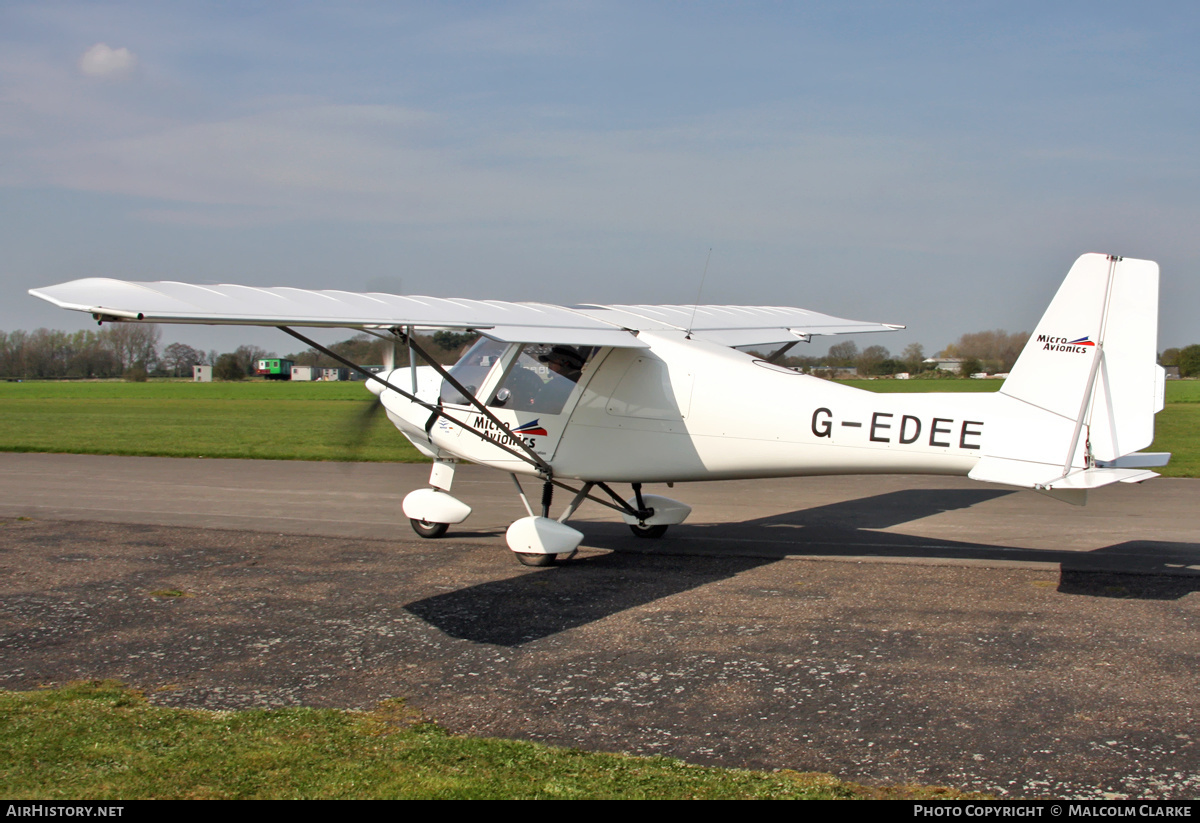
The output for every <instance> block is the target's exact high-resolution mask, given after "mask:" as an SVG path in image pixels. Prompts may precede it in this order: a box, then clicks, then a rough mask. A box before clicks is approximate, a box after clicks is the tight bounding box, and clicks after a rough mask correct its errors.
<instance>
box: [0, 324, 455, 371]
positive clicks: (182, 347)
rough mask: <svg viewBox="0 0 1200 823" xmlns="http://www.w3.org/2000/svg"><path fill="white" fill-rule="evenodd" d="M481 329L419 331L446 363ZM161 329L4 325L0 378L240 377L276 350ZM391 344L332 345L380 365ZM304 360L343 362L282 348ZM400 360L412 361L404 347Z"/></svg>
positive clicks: (357, 341)
mask: <svg viewBox="0 0 1200 823" xmlns="http://www.w3.org/2000/svg"><path fill="white" fill-rule="evenodd" d="M476 337H477V335H472V334H461V333H455V332H436V333H434V334H432V335H417V338H418V344H419V345H421V346H422V348H424V349H425V350H426V351H428V352H429V353H430V354H431V355H432V356H433V357H434V358H435V359H437V360H438V361H439V362H442V363H453V362H454V361H455V360H456V359H457V357H458V355H459V354H460V353H461V351H462V350H463V348H464V347H465V346H466V345H468V344H469V343H471V342H474V340H475V338H476ZM161 340H162V329H161V328H160V327H159V326H158V325H156V324H154V323H109V324H107V325H105V326H103V327H101V328H100V329H98V330H95V331H93V330H84V331H77V332H66V331H59V330H56V329H37V330H36V331H32V332H26V331H12V332H5V331H2V330H0V378H8V379H26V380H71V379H74V380H86V379H103V378H117V377H123V378H125V379H126V380H145V379H146V378H148V377H191V375H192V367H193V366H212V367H213V375H214V376H215V377H217V378H218V379H220V380H240V379H242V378H245V377H247V376H249V375H252V374H254V371H255V368H256V366H257V361H258V360H261V359H263V358H273V357H277V356H278V355H276V354H275V352H272V351H267V350H266V349H264V348H262V347H261V346H253V345H242V346H238V347H237V348H236V349H234V350H233V351H231V352H224V353H218V352H217V350H216V349H213V350H210V351H207V352H205V351H201V350H200V349H196V348H193V347H192V346H189V345H187V344H186V343H171V344H169V345H167V346H165V347H160V341H161ZM390 345H391V344H390V343H389V342H388V341H384V340H381V339H380V338H378V337H372V336H370V335H366V334H359V335H355V336H354V337H352V338H350V339H349V340H343V341H340V342H338V343H333V344H331V345H330V346H329V349H330V350H332V351H334V352H336V353H337V354H339V355H341V356H342V357H345V358H346V359H348V360H350V361H351V362H353V363H358V364H361V365H382V364H383V363H384V362H385V357H384V354H385V348H386V347H388V346H390ZM284 357H286V358H287V359H288V360H292V361H294V362H295V363H296V365H299V366H318V367H334V366H341V365H342V364H341V363H338V362H337V361H336V360H334V359H333V358H331V357H329V356H328V355H325V354H323V353H321V352H319V351H317V350H316V349H311V348H310V349H306V350H304V351H300V352H297V353H294V354H288V355H284ZM396 359H397V361H398V362H397V365H403V363H406V362H407V354H406V353H404V350H403V348H401V349H400V353H399V354H398V355H397V358H396Z"/></svg>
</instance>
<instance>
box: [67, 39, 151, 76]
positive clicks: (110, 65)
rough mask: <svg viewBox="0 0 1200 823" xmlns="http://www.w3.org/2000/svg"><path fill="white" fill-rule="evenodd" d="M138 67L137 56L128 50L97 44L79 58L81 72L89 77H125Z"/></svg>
mask: <svg viewBox="0 0 1200 823" xmlns="http://www.w3.org/2000/svg"><path fill="white" fill-rule="evenodd" d="M136 65H137V55H135V54H134V53H133V52H131V51H130V50H129V49H127V48H123V47H122V48H119V49H114V48H111V47H110V46H109V45H108V44H107V43H97V44H96V45H94V46H92V47H91V48H90V49H88V50H87V51H85V52H84V53H83V56H82V57H80V58H79V70H80V71H81V72H83V73H84V74H86V75H88V76H89V77H113V78H117V77H125V76H127V75H129V74H130V73H131V72H132V71H133V69H134V67H135V66H136Z"/></svg>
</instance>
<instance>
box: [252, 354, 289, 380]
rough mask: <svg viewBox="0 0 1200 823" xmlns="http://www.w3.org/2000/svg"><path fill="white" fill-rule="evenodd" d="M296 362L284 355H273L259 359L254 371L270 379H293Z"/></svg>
mask: <svg viewBox="0 0 1200 823" xmlns="http://www.w3.org/2000/svg"><path fill="white" fill-rule="evenodd" d="M294 365H295V363H294V362H293V361H291V360H287V359H285V358H282V357H271V358H267V359H265V360H259V361H258V368H256V369H255V370H254V373H255V374H257V375H259V376H260V377H265V378H267V379H268V380H291V379H292V366H294Z"/></svg>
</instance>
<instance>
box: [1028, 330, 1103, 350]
mask: <svg viewBox="0 0 1200 823" xmlns="http://www.w3.org/2000/svg"><path fill="white" fill-rule="evenodd" d="M1037 341H1038V342H1039V343H1041V344H1043V345H1042V351H1065V352H1070V353H1071V354H1087V353H1088V352H1090V351H1091V350H1092V349H1094V348H1095V347H1096V344H1095V343H1093V342H1092V341H1091V338H1088V337H1080V338H1078V339H1076V340H1068V339H1067V338H1065V337H1051V336H1050V335H1048V334H1039V335H1038V336H1037Z"/></svg>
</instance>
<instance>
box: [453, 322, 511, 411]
mask: <svg viewBox="0 0 1200 823" xmlns="http://www.w3.org/2000/svg"><path fill="white" fill-rule="evenodd" d="M507 348H508V344H507V343H501V342H499V341H496V340H492V339H490V338H487V337H480V338H479V339H478V340H477V341H475V345H474V346H472V347H471V348H469V349H467V353H466V354H464V355H463V356H462V357H461V358H459V361H458V362H457V363H455V364H454V367H453V368H451V369H450V374H452V375H453V376H454V379H455V380H457V381H458V382H459V383H461V384H462V385H463V387H464V388H465V389H466V390H467V391H469V392H471V394H476V393H478V391H479V387H480V386H482V385H483V381H484V378H486V377H487V376H488V372H490V371H491V370H492V367H493V366H495V365H496V364H497V363H499V362H500V357H501V355H503V354H504V351H505V349H507ZM441 400H442V402H443V403H450V404H451V405H455V406H466V405H469V404H470V402H471V401H470V400H468V399H467V398H466V397H463V396H462V393H461V392H460V391H459V390H458V389H456V388H454V386H452V385H451V384H450V383H449V382H448V381H446V380H443V381H442V392H441Z"/></svg>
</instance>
